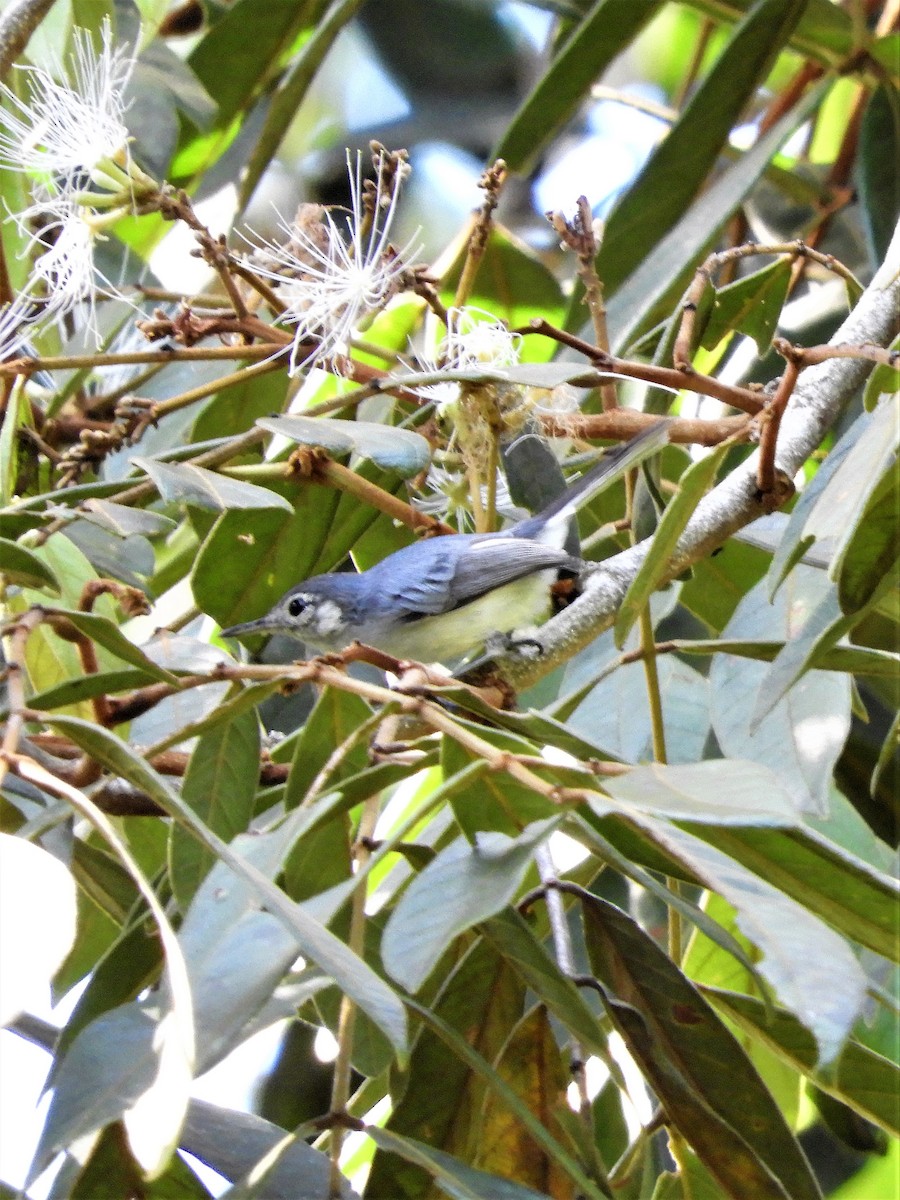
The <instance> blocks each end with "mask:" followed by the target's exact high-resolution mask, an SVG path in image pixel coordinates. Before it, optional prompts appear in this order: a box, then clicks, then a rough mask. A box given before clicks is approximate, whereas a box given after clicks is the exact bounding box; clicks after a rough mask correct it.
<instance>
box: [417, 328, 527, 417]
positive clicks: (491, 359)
mask: <svg viewBox="0 0 900 1200" xmlns="http://www.w3.org/2000/svg"><path fill="white" fill-rule="evenodd" d="M521 344H522V338H521V336H520V335H519V334H518V333H510V331H509V330H508V329H507V328H506V326H505V325H504V324H502V323H501V322H500V321H498V320H497V318H496V317H495V316H494V315H493V314H492V313H489V312H486V311H485V310H484V309H482V308H474V307H472V306H467V307H463V308H451V309H449V310H448V313H447V333H446V335H445V337H444V339H443V341H442V342H441V343H440V346H439V347H438V350H437V353H436V354H435V356H434V358H431V357H430V356H429V355H428V354H425V353H422V352H421V351H419V352H417V353H416V366H417V368H418V370H419V371H421V372H422V373H427V374H429V375H437V374H440V373H441V372H442V371H448V372H449V371H471V370H477V369H478V368H479V367H513V366H515V365H516V363H518V361H519V351H520V348H521ZM400 382H401V383H402V382H403V381H402V379H401V380H400ZM416 391H417V392H418V393H419V395H421V396H424V397H425V398H426V399H428V400H430V401H431V402H432V403H433V404H436V405H437V406H438V408H445V407H447V406H449V405H451V404H454V403H455V402H456V401H457V400H458V399H459V384H458V383H456V382H454V381H453V380H450V379H448V380H446V381H445V382H443V383H431V384H425V385H423V386H421V387H416Z"/></svg>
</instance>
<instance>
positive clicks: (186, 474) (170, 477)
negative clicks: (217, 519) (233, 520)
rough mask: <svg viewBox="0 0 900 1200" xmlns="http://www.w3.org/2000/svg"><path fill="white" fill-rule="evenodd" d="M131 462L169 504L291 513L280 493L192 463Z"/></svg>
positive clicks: (152, 459) (135, 458) (214, 509)
mask: <svg viewBox="0 0 900 1200" xmlns="http://www.w3.org/2000/svg"><path fill="white" fill-rule="evenodd" d="M131 461H132V462H133V463H134V465H135V466H136V467H139V468H140V469H141V470H142V471H146V472H147V474H148V475H149V476H150V478H151V479H152V480H153V482H154V483H155V484H156V486H157V488H158V489H159V494H160V495H161V496H162V498H163V499H164V500H168V501H170V502H178V501H184V503H186V504H195V505H197V507H198V508H206V509H209V510H210V511H212V512H228V511H229V510H231V509H235V508H237V509H244V508H262V509H270V508H278V509H282V510H283V511H285V512H291V506H290V504H289V503H288V501H287V500H285V498H284V496H281V495H279V493H278V492H275V491H272V490H270V489H269V488H262V487H258V486H257V485H256V484H255V483H244V482H243V481H242V480H238V479H231V478H229V477H228V476H227V475H217V474H216V472H215V471H207V469H206V468H205V467H196V466H194V465H193V464H192V463H164V462H160V461H159V460H158V459H154V458H138V457H134V458H132V460H131Z"/></svg>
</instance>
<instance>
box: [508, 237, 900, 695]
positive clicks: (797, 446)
mask: <svg viewBox="0 0 900 1200" xmlns="http://www.w3.org/2000/svg"><path fill="white" fill-rule="evenodd" d="M898 330H900V224H898V226H897V229H896V230H895V231H894V237H893V240H892V241H891V244H890V247H889V248H888V252H887V257H886V258H885V261H884V263H883V265H882V266H881V268H880V269H879V270H878V272H877V274H876V275H875V278H874V279H873V280H872V282H871V283H870V284H869V286H868V287H867V288H866V290H865V292H864V293H863V295H862V296H861V297H860V299H859V303H858V304H857V305H856V307H855V308H854V309H853V311H852V312H851V313H850V315H849V316H848V317H847V319H846V321H844V323H843V324H842V325H841V327H840V328H839V329H838V330H837V331H836V332H835V334H834V336H833V337H832V339H831V342H830V344H831V345H842V344H850V345H860V344H863V343H873V344H875V345H879V346H887V345H889V344H890V343H891V341H892V340H893V339H894V338H895V337H896V336H897V333H898ZM871 369H872V363H871V362H869V361H867V360H865V359H861V358H843V357H841V358H831V359H828V360H826V361H825V362H822V363H818V364H816V365H815V366H811V367H808V368H807V369H806V370H804V371H803V372H802V373H801V375H800V379H799V382H798V384H797V387H796V388H795V390H794V393H793V395H792V396H791V399H790V403H789V404H788V406H787V408H786V410H785V413H784V417H783V419H782V422H781V429H780V432H779V437H778V451H777V455H776V466H777V467H778V468H779V469H780V471H782V472H784V474H785V475H786V476H787V477H788V478H793V477H794V475H796V473H797V472H798V471H799V470H800V468H801V467H802V466H803V464H804V463H805V462H806V460H807V459H808V458H809V456H810V455H811V454H812V453H813V451H814V450H815V449H816V448H817V447H818V446H819V445H820V443H821V441H822V439H823V437H824V436H825V434H826V433H827V432H828V430H829V429H830V428H831V426H832V425H833V424H834V422H835V421H836V420H837V418H838V416H839V415H840V413H841V410H842V409H843V407H844V405H845V404H846V403H847V401H848V400H850V398H851V397H852V396H853V395H854V393H856V392H857V391H858V390H859V388H860V387H861V386H862V385H863V383H864V381H865V379H866V376H867V375H868V373H869V372H870V371H871ZM758 457H759V454H758V452H756V453H754V454H751V455H750V457H749V458H748V459H747V460H746V461H745V462H743V463H742V464H741V465H740V466H739V467H738V468H736V470H734V471H733V472H732V473H731V474H730V475H729V476H728V478H727V479H724V480H723V481H722V482H721V483H720V484H719V485H718V487H716V488H714V489H713V490H712V491H711V492H710V493H709V495H708V496H705V497H704V498H703V500H702V501H701V502H700V504H699V505H698V506H697V509H696V511H695V513H694V515H693V517H692V518H691V520H690V521H689V523H688V525H687V527H686V529H685V531H684V533H683V534H682V536H681V539H680V540H679V542H678V545H677V547H676V549H675V553H674V555H673V557H672V561H671V563H670V565H669V570H668V579H674V578H676V577H677V576H678V575H680V574H681V573H682V572H683V571H684V570H685V569H686V568H687V567H689V566H690V565H691V564H692V563H695V562H699V561H700V560H701V559H703V558H706V557H707V556H708V555H709V554H711V553H712V551H713V550H715V549H716V548H717V547H719V546H721V545H722V543H723V542H725V541H726V540H727V538H729V537H730V536H731V535H732V534H734V533H737V532H738V530H740V529H743V528H744V527H745V526H746V525H749V524H750V522H751V521H754V520H755V519H756V518H757V517H760V516H762V515H763V514H764V513H765V512H767V511H769V510H770V509H771V507H772V505H771V502H768V501H767V500H766V498H765V497H763V498H761V497H760V495H759V493H758V490H757V480H756V473H757V462H758ZM649 547H650V540H649V539H648V540H646V541H643V542H641V543H639V544H638V545H637V546H632V547H630V548H629V549H627V550H625V551H623V552H622V553H621V554H616V555H614V556H613V557H612V558H609V559H607V560H606V561H605V562H604V563H603V564H602V566H600V567H599V569H598V570H597V571H595V572H594V573H593V574H592V575H591V577H590V579H589V581H588V585H587V588H586V590H585V593H584V595H583V596H581V597H580V598H579V599H578V600H576V601H575V603H574V604H572V605H570V606H569V607H568V608H567V609H565V611H564V612H562V613H560V614H559V616H557V617H554V618H553V619H552V620H551V621H549V622H548V623H547V624H546V625H545V626H544V627H543V629H542V631H541V632H542V642H543V648H544V653H543V654H542V655H541V657H540V658H539V659H536V660H531V661H528V662H526V661H523V660H522V659H518V658H515V657H514V656H510V657H507V658H504V659H503V660H502V664H501V666H502V671H503V674H504V675H505V677H506V678H507V679H508V680H509V682H510V684H511V685H512V686H514V687H516V688H519V689H520V688H523V687H527V686H528V685H530V684H532V683H534V682H536V681H537V680H538V679H540V678H542V677H543V676H544V675H546V674H548V673H549V672H550V671H551V670H553V668H554V667H556V666H558V665H559V664H560V663H561V662H564V661H566V660H567V659H569V658H571V657H572V655H573V654H575V653H577V651H578V650H580V649H581V648H582V647H583V646H586V645H587V644H588V643H589V642H591V641H593V640H594V638H596V637H598V636H599V635H600V634H601V633H602V632H603V631H604V630H605V629H608V628H609V627H610V626H611V625H612V624H613V622H614V620H615V616H616V612H617V610H618V608H619V606H620V604H621V603H622V600H623V598H624V596H625V593H626V591H627V590H628V588H629V586H630V584H631V582H632V580H633V579H634V578H635V576H636V575H637V572H638V570H639V568H640V566H641V563H642V562H643V561H644V558H645V557H646V555H647V552H648V550H649Z"/></svg>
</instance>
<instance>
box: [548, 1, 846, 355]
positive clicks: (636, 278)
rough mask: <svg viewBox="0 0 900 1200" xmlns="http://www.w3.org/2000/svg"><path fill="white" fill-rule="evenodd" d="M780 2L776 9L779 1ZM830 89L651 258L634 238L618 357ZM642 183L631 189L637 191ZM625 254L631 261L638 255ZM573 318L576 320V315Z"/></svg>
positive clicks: (617, 302)
mask: <svg viewBox="0 0 900 1200" xmlns="http://www.w3.org/2000/svg"><path fill="white" fill-rule="evenodd" d="M775 2H776V4H777V0H775ZM828 86H830V84H829V83H825V82H823V83H822V84H820V85H819V86H818V87H814V88H811V89H810V90H809V92H808V93H807V94H806V96H805V98H804V99H803V100H802V101H801V102H800V104H798V105H797V106H796V107H795V108H793V109H792V110H791V111H790V112H789V113H786V114H785V116H783V117H782V118H781V120H780V121H778V122H776V124H775V125H773V126H772V128H771V129H770V130H769V131H768V132H767V133H765V134H764V135H763V136H762V137H761V138H760V139H759V141H757V142H756V143H755V144H754V145H753V146H752V148H751V149H750V150H747V151H746V152H745V153H744V154H742V155H741V157H740V158H739V159H738V161H737V162H736V163H734V164H733V166H731V167H728V168H727V169H726V170H725V171H724V172H723V173H722V175H721V176H720V178H719V179H717V180H716V181H715V183H713V184H711V186H710V187H709V188H707V190H706V191H705V192H703V194H702V195H701V196H700V197H699V198H698V199H697V200H696V201H695V202H694V204H693V205H692V206H691V207H690V208H689V209H688V210H687V212H685V213H684V215H683V216H681V217H680V219H679V220H678V222H677V224H676V225H674V226H673V227H672V228H671V229H670V231H669V232H668V233H667V234H666V235H665V236H664V237H662V238H661V240H660V241H659V242H658V243H656V245H655V247H654V249H653V253H652V254H650V253H647V250H648V249H649V248H648V247H647V246H646V242H645V239H644V237H643V235H642V234H641V232H640V231H638V232H637V233H636V234H635V239H634V240H635V248H636V249H638V250H639V252H640V253H641V254H646V257H645V258H644V259H643V261H640V260H639V259H638V260H637V262H639V263H640V265H637V262H636V263H635V266H634V268H633V269H632V272H631V274H630V275H629V277H628V279H627V280H625V281H623V282H622V284H621V286H620V287H618V288H617V289H616V292H615V294H614V295H613V296H612V297H611V298H610V300H609V303H608V305H607V324H608V326H609V338H610V346H611V348H612V349H613V352H614V353H620V352H621V351H622V349H623V348H624V347H626V346H627V345H628V343H629V341H630V340H631V339H632V338H633V337H634V336H635V334H637V333H638V332H639V331H640V330H641V329H642V328H643V325H644V324H645V322H646V319H647V314H648V313H650V312H652V310H653V306H654V305H656V304H659V303H660V302H661V301H662V300H663V299H665V297H666V296H667V294H668V292H669V290H670V289H671V288H672V287H673V286H674V285H675V284H676V283H677V281H678V280H679V279H681V278H682V277H684V275H685V272H686V271H688V269H689V268H690V266H691V264H692V263H695V262H696V261H697V259H698V258H699V257H700V255H701V254H702V253H703V251H704V249H705V248H706V247H707V246H708V245H709V244H710V241H711V239H712V238H714V237H715V235H716V232H717V231H718V230H719V229H720V228H721V227H722V226H723V225H724V224H725V222H726V221H727V220H728V218H729V217H730V215H731V214H732V213H733V212H734V210H735V209H736V208H737V206H738V205H739V204H741V203H742V202H743V201H744V199H745V197H746V196H747V194H748V193H749V192H750V190H751V189H752V188H753V186H754V184H755V183H756V181H757V180H758V179H759V177H760V175H762V173H763V171H764V170H765V169H766V165H767V164H768V163H769V161H770V159H772V158H773V157H774V155H775V154H776V153H777V151H778V150H779V148H780V147H781V145H782V144H783V143H784V142H785V141H787V139H788V138H789V137H790V136H791V134H792V133H793V132H794V131H795V130H796V129H797V128H798V127H799V126H800V125H802V124H803V122H804V120H805V119H806V118H807V116H808V115H809V113H810V112H811V111H812V110H813V109H814V108H815V107H816V105H817V104H819V103H820V101H821V99H822V96H823V95H824V93H825V91H826V89H827V87H828ZM698 119H702V117H700V118H698ZM666 144H667V143H666ZM642 180H643V175H641V176H639V177H638V181H637V183H640V182H641V181H642ZM637 183H636V184H634V185H632V186H633V187H636V186H637ZM642 186H643V185H642ZM648 202H649V201H648ZM679 211H681V210H679ZM611 235H612V230H611V228H610V227H608V228H607V234H606V238H605V241H604V246H608V245H609V244H610V240H611ZM624 253H626V254H627V255H628V257H629V258H630V257H631V255H632V254H633V253H634V250H631V251H625V252H624ZM571 316H572V317H573V319H574V313H572V314H571Z"/></svg>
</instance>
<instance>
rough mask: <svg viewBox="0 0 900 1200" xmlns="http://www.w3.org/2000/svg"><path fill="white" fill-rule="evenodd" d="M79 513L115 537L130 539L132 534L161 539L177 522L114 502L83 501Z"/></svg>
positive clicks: (158, 514)
mask: <svg viewBox="0 0 900 1200" xmlns="http://www.w3.org/2000/svg"><path fill="white" fill-rule="evenodd" d="M81 511H82V512H83V513H84V515H85V518H86V519H87V520H89V521H94V522H96V524H98V525H100V526H101V528H103V529H106V530H108V531H109V532H110V533H114V534H116V536H117V537H131V536H132V535H134V534H141V535H142V536H143V537H150V538H152V537H161V536H162V534H164V533H171V532H172V530H173V529H175V528H176V526H177V522H175V521H173V520H172V518H171V517H164V516H163V514H162V513H158V512H150V511H148V510H147V509H145V508H130V507H129V506H128V505H127V504H116V503H115V501H114V500H100V499H93V500H85V502H84V504H83V505H82V506H81Z"/></svg>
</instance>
